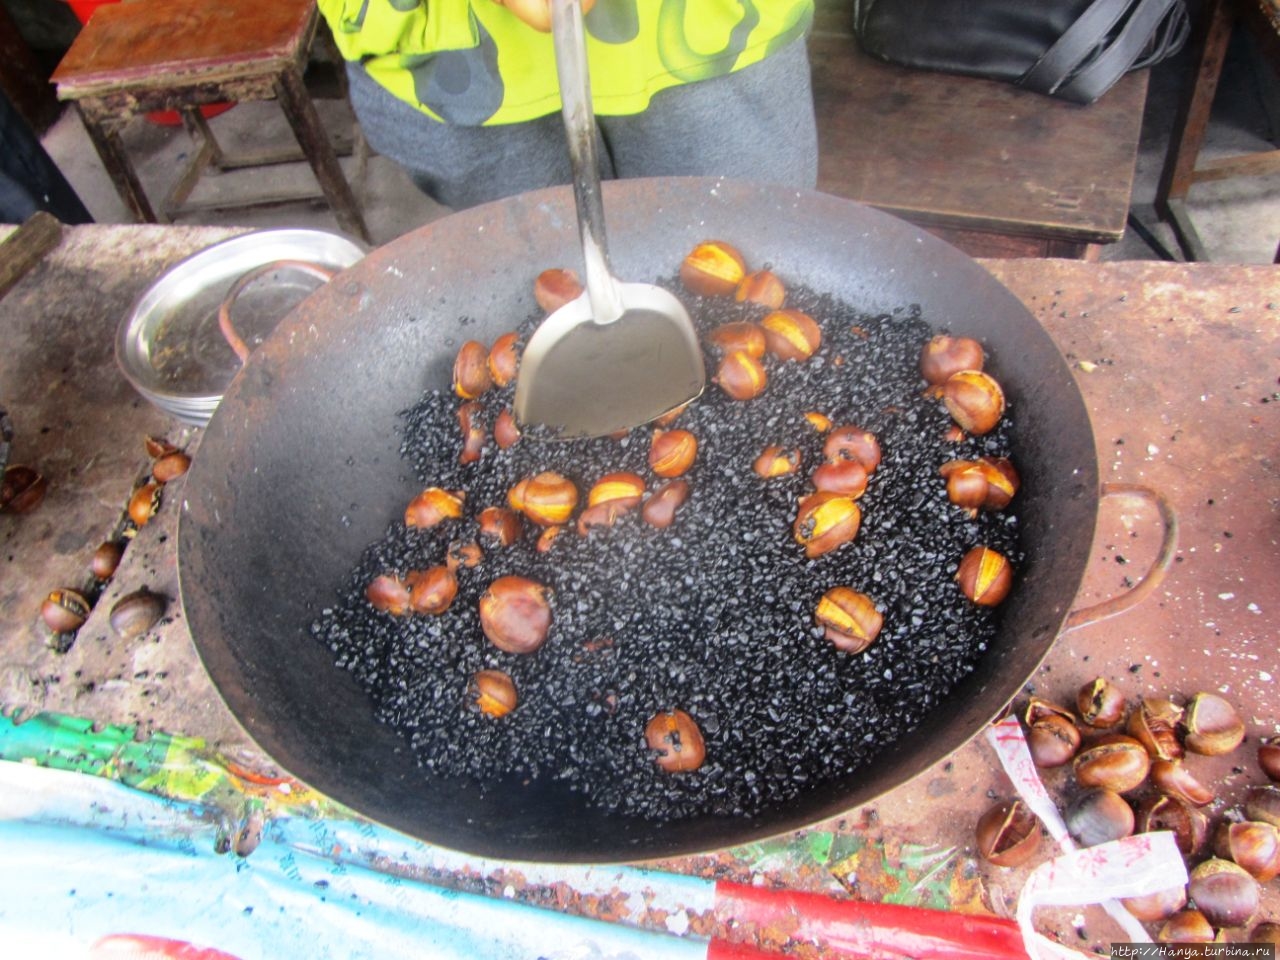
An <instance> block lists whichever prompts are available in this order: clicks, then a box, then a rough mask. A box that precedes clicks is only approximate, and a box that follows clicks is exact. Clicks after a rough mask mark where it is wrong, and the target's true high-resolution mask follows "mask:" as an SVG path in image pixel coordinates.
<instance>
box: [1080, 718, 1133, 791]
mask: <svg viewBox="0 0 1280 960" xmlns="http://www.w3.org/2000/svg"><path fill="white" fill-rule="evenodd" d="M1072 769H1073V770H1074V771H1075V775H1076V780H1077V781H1078V782H1079V783H1080V785H1081V786H1082V787H1104V788H1106V789H1108V790H1114V791H1115V792H1116V793H1128V792H1129V791H1130V790H1136V789H1137V788H1138V787H1140V786H1142V783H1143V781H1144V780H1146V779H1147V773H1148V771H1149V770H1150V769H1151V758H1150V756H1148V754H1147V751H1146V750H1145V749H1144V748H1143V746H1142V744H1140V743H1139V742H1138V741H1137V740H1134V739H1133V738H1132V737H1126V736H1124V735H1123V734H1118V733H1112V734H1107V735H1106V736H1103V737H1100V738H1099V739H1098V740H1096V741H1095V742H1093V743H1090V744H1086V745H1085V746H1084V747H1083V748H1082V749H1081V750H1080V752H1079V753H1077V754H1076V756H1075V759H1074V760H1073V761H1072Z"/></svg>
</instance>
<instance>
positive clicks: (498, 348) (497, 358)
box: [485, 297, 573, 387]
mask: <svg viewBox="0 0 1280 960" xmlns="http://www.w3.org/2000/svg"><path fill="white" fill-rule="evenodd" d="M569 299H570V300H572V299H573V298H572V297H570V298H569ZM548 312H549V311H548ZM519 342H520V335H519V334H517V333H504V334H503V335H502V336H500V337H499V338H498V339H497V340H495V341H493V346H492V347H490V348H489V356H488V357H486V358H485V366H486V367H488V368H489V379H490V380H492V381H493V385H494V386H495V387H505V386H507V384H509V383H511V381H512V380H514V379H515V378H516V371H517V370H518V369H519V367H520V354H519V353H518V352H517V351H516V344H517V343H519Z"/></svg>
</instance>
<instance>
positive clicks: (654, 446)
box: [649, 430, 698, 480]
mask: <svg viewBox="0 0 1280 960" xmlns="http://www.w3.org/2000/svg"><path fill="white" fill-rule="evenodd" d="M697 456H698V438H697V437H695V436H694V435H693V434H692V433H690V432H689V431H688V430H655V431H654V434H653V440H652V441H651V442H650V444H649V469H650V470H652V471H653V472H654V473H656V474H657V475H658V476H660V477H663V478H665V479H667V480H670V479H671V478H672V477H679V476H682V475H683V474H685V473H688V472H689V468H690V467H692V466H693V461H694V460H695V459H696V458H697Z"/></svg>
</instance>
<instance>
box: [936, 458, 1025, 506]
mask: <svg viewBox="0 0 1280 960" xmlns="http://www.w3.org/2000/svg"><path fill="white" fill-rule="evenodd" d="M940 472H941V473H942V476H943V477H944V478H945V479H946V481H947V498H948V499H949V500H950V501H951V502H952V503H954V504H955V505H956V506H958V507H964V508H965V509H966V510H968V511H969V512H970V514H971V515H972V514H974V513H976V512H977V511H978V510H979V509H983V510H1003V509H1004V508H1005V507H1007V506H1008V505H1009V503H1010V501H1011V500H1013V498H1014V495H1015V494H1017V492H1018V487H1019V485H1020V483H1021V480H1020V478H1019V477H1018V471H1017V470H1015V469H1014V467H1013V463H1012V462H1011V461H1009V460H1008V459H1007V458H1005V457H982V458H981V459H978V460H951V461H948V462H947V463H945V464H943V465H942V469H941V471H940Z"/></svg>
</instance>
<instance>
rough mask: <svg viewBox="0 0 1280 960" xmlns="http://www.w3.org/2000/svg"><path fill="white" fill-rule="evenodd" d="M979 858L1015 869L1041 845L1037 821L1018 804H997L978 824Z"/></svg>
mask: <svg viewBox="0 0 1280 960" xmlns="http://www.w3.org/2000/svg"><path fill="white" fill-rule="evenodd" d="M974 833H975V837H976V840H977V844H978V854H979V856H981V857H982V859H984V860H986V861H987V862H988V863H993V864H995V865H996V866H997V867H1016V866H1018V865H1019V864H1022V863H1026V862H1027V861H1028V860H1030V859H1031V855H1032V854H1034V853H1035V852H1036V847H1038V846H1039V845H1040V835H1041V829H1040V821H1039V820H1037V819H1036V818H1035V815H1034V814H1032V813H1031V811H1030V810H1028V809H1027V807H1026V805H1025V804H1024V803H1023V802H1022V801H1021V800H1008V801H1005V802H1004V803H998V804H996V805H995V806H994V807H992V808H991V809H989V810H988V811H987V812H986V813H984V814H983V815H982V816H981V817H980V818H979V820H978V825H977V827H976V829H975V831H974Z"/></svg>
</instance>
